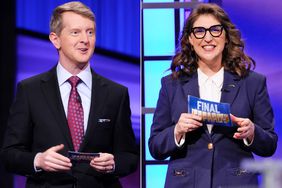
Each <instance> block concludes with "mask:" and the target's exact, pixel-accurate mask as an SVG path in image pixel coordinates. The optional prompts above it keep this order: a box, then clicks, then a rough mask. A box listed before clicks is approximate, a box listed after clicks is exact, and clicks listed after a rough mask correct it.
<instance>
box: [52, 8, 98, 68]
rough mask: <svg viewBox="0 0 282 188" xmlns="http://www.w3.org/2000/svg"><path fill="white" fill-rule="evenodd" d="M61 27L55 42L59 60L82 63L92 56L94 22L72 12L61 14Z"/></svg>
mask: <svg viewBox="0 0 282 188" xmlns="http://www.w3.org/2000/svg"><path fill="white" fill-rule="evenodd" d="M62 23H63V29H62V31H61V33H60V35H59V36H57V39H56V41H55V43H54V42H53V41H52V42H53V44H54V45H55V47H56V48H57V49H58V51H59V56H60V62H62V63H64V64H69V65H83V64H86V63H88V61H89V59H90V58H91V57H92V55H93V52H94V48H95V42H96V36H95V28H94V27H95V26H94V22H93V21H92V20H90V19H89V18H86V17H83V16H81V15H79V14H76V13H74V12H65V13H63V15H62Z"/></svg>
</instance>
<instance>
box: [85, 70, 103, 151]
mask: <svg viewBox="0 0 282 188" xmlns="http://www.w3.org/2000/svg"><path fill="white" fill-rule="evenodd" d="M106 86H107V85H106V83H105V82H104V81H103V79H102V78H101V77H100V76H99V75H97V74H96V73H95V72H94V71H92V89H91V106H90V111H89V117H88V125H87V130H86V133H85V137H84V140H83V143H82V145H81V147H80V150H82V151H83V150H84V148H85V147H86V145H87V142H88V141H89V139H91V137H93V132H94V128H95V124H96V123H97V121H98V118H99V114H100V112H102V111H103V108H104V107H105V102H106V99H107V97H108V90H107V87H106Z"/></svg>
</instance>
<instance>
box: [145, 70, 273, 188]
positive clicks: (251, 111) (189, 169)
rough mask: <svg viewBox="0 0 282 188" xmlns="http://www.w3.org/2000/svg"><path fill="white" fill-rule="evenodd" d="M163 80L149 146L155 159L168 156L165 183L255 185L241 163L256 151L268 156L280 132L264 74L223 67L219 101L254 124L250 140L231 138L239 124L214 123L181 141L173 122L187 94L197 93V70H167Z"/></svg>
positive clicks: (182, 110)
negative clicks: (179, 72)
mask: <svg viewBox="0 0 282 188" xmlns="http://www.w3.org/2000/svg"><path fill="white" fill-rule="evenodd" d="M161 82H162V87H161V90H160V94H159V99H158V103H157V107H156V111H155V114H154V119H153V124H152V127H151V135H150V138H149V149H150V152H151V154H152V156H153V157H154V158H155V159H158V160H163V159H166V158H167V157H170V159H169V164H168V171H167V176H166V182H165V187H168V188H171V187H173V188H178V187H181V188H182V187H186V188H187V187H189V188H190V187H197V188H202V187H203V188H209V187H212V188H215V187H229V186H231V187H233V186H234V187H236V186H243V185H257V175H256V174H254V173H251V172H249V171H247V170H245V169H242V168H240V163H241V161H242V160H243V159H253V154H256V155H259V156H264V157H266V156H271V155H273V154H274V152H275V150H276V146H277V139H278V138H277V134H276V133H275V132H274V117H273V110H272V107H271V104H270V100H269V95H268V92H267V87H266V78H265V77H264V76H262V75H260V74H258V73H255V72H252V71H251V72H250V73H249V74H248V76H247V77H245V78H240V77H239V76H237V75H235V74H232V73H230V72H228V71H224V82H223V87H222V94H221V102H224V103H229V104H230V105H231V113H232V114H233V115H235V116H237V117H242V118H249V119H250V120H251V121H252V122H253V123H254V124H255V135H254V141H253V143H252V144H251V145H250V146H246V145H245V144H244V143H243V140H236V139H234V138H233V134H234V133H235V132H236V127H235V128H230V127H219V126H214V127H213V129H212V132H211V134H210V133H209V132H208V130H207V126H206V125H204V126H203V127H200V128H199V129H197V130H195V131H192V132H189V133H187V134H186V140H185V143H184V145H183V146H182V147H177V146H176V144H175V140H174V127H175V124H176V123H177V122H178V120H179V117H180V115H181V113H187V95H193V96H196V97H199V86H198V75H197V73H195V74H193V75H192V76H190V77H189V76H183V77H181V78H179V79H172V77H171V75H169V76H166V77H164V78H162V81H161ZM211 144H212V146H213V147H211Z"/></svg>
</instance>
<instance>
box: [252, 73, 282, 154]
mask: <svg viewBox="0 0 282 188" xmlns="http://www.w3.org/2000/svg"><path fill="white" fill-rule="evenodd" d="M260 78H261V79H259V82H258V81H257V84H256V85H257V90H256V91H255V93H254V95H253V96H251V97H252V98H253V100H254V103H253V104H254V105H253V123H254V124H255V135H254V141H253V143H252V145H251V146H250V148H251V150H252V151H253V152H254V153H255V154H256V155H259V156H271V155H273V154H274V152H275V150H276V147H277V140H278V137H277V134H276V133H275V132H274V115H273V110H272V107H271V104H270V99H269V95H268V92H267V86H266V78H265V77H264V76H262V77H260ZM251 84H254V83H251Z"/></svg>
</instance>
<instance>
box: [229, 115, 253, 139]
mask: <svg viewBox="0 0 282 188" xmlns="http://www.w3.org/2000/svg"><path fill="white" fill-rule="evenodd" d="M231 120H232V122H234V123H236V124H237V125H238V126H239V128H238V129H237V132H236V133H234V135H233V138H235V139H247V140H248V142H249V143H252V141H253V139H254V134H255V125H254V123H253V122H252V121H251V120H250V119H248V118H239V117H236V116H234V115H232V114H231Z"/></svg>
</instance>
